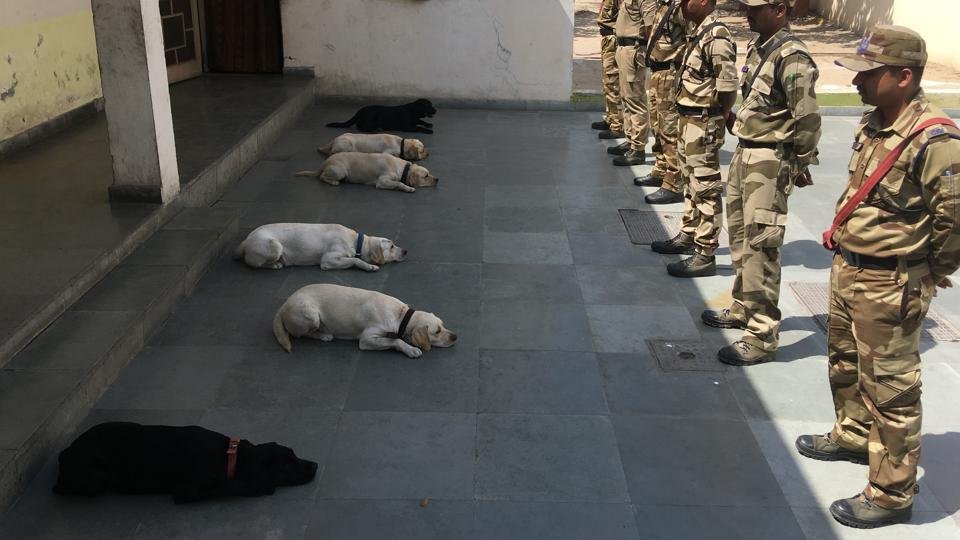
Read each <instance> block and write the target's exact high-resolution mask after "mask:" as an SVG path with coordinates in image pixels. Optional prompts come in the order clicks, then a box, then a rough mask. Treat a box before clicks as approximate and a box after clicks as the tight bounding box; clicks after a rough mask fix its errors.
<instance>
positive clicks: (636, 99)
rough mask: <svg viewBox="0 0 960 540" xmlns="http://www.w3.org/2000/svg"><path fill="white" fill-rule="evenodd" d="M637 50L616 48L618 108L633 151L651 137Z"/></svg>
mask: <svg viewBox="0 0 960 540" xmlns="http://www.w3.org/2000/svg"><path fill="white" fill-rule="evenodd" d="M642 52H643V49H642V48H639V47H617V67H618V68H619V70H620V104H621V106H622V109H621V110H622V113H623V132H624V133H625V134H626V136H627V139H628V140H629V141H630V147H631V148H633V149H634V150H641V151H642V150H643V149H644V148H645V147H646V146H647V139H648V138H649V137H650V105H649V103H647V68H646V67H645V66H643V65H642V64H640V63H639V62H638V61H637V60H638V56H637V55H638V54H642Z"/></svg>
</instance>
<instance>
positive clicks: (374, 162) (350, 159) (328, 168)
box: [297, 152, 440, 193]
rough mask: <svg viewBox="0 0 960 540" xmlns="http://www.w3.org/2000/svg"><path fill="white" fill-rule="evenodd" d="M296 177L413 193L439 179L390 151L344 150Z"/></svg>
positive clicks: (434, 183)
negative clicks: (377, 152)
mask: <svg viewBox="0 0 960 540" xmlns="http://www.w3.org/2000/svg"><path fill="white" fill-rule="evenodd" d="M297 176H317V177H319V178H320V180H323V181H324V182H326V183H328V184H330V185H331V186H339V185H340V182H350V183H353V184H367V185H374V186H376V187H377V188H378V189H399V190H401V191H406V192H407V193H413V192H414V191H416V188H418V187H433V186H435V185H437V182H439V181H440V180H439V179H438V178H437V177H436V176H431V175H430V171H428V170H427V169H426V168H424V167H421V166H420V165H414V164H413V163H410V162H409V161H405V160H402V159H400V158H398V157H394V156H391V155H388V154H364V153H362V152H341V153H339V154H334V155H332V156H330V157H329V158H328V159H327V160H326V161H324V162H323V165H321V166H320V170H318V171H300V172H298V173H297Z"/></svg>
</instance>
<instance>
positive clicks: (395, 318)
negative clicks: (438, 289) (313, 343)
mask: <svg viewBox="0 0 960 540" xmlns="http://www.w3.org/2000/svg"><path fill="white" fill-rule="evenodd" d="M273 335H274V336H275V337H276V338H277V341H278V342H279V343H280V346H281V347H283V349H284V350H285V351H287V352H290V350H291V349H292V348H293V345H292V344H291V343H290V337H291V336H293V337H310V338H314V339H319V340H320V341H332V340H333V339H334V338H336V339H359V340H360V350H363V351H383V350H386V349H396V350H398V351H400V352H402V353H403V354H405V355H407V356H409V357H410V358H419V357H420V356H421V355H422V354H423V353H424V352H426V351H429V350H430V348H431V347H450V346H452V345H453V344H454V343H455V342H456V341H457V335H456V334H454V333H453V332H451V331H450V330H447V329H446V328H444V326H443V321H441V320H440V319H439V318H437V316H436V315H434V314H433V313H427V312H425V311H415V310H413V309H410V306H408V305H407V304H404V303H403V302H401V301H400V300H397V299H396V298H394V297H392V296H387V295H385V294H383V293H379V292H376V291H368V290H365V289H355V288H353V287H343V286H341V285H333V284H329V283H324V284H319V285H307V286H306V287H303V288H301V289H300V290H298V291H297V292H295V293H293V294H292V295H290V298H287V301H286V302H284V303H283V305H282V306H280V309H279V310H277V314H276V316H274V318H273Z"/></svg>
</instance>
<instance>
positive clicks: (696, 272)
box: [650, 0, 737, 277]
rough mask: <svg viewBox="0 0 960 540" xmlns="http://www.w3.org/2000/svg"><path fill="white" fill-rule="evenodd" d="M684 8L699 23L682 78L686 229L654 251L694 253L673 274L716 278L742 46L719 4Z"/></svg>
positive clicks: (704, 0)
mask: <svg viewBox="0 0 960 540" xmlns="http://www.w3.org/2000/svg"><path fill="white" fill-rule="evenodd" d="M680 8H681V9H682V11H683V16H684V18H685V19H687V20H688V21H691V22H692V23H694V25H695V28H694V30H693V34H692V36H691V38H690V40H689V43H688V45H687V51H686V53H685V54H684V62H683V66H682V67H681V68H680V73H679V75H678V80H679V84H678V93H677V112H678V113H679V114H680V126H679V129H680V137H679V153H680V175H681V178H682V181H683V182H684V184H685V186H684V187H685V191H686V194H685V196H684V199H685V201H684V210H683V225H682V227H681V229H680V233H679V234H678V235H677V236H675V237H674V238H671V239H669V240H660V241H656V242H653V243H652V244H651V245H650V247H651V248H652V249H653V250H654V251H656V252H658V253H690V252H691V251H693V252H694V253H693V256H691V257H689V258H687V259H683V260H681V261H678V262H675V263H671V264H669V265H667V273H669V274H670V275H671V276H676V277H697V276H712V275H714V274H716V272H717V267H716V262H715V257H714V251H715V250H716V249H717V247H718V246H719V244H720V228H721V225H722V220H723V201H722V199H721V196H722V191H723V186H722V182H721V176H720V147H721V146H723V139H724V131H725V128H726V123H727V117H728V116H729V115H730V109H731V107H733V103H734V101H735V100H736V91H737V68H736V62H737V46H736V44H734V42H733V38H732V36H731V34H730V29H729V28H727V26H726V25H725V24H723V23H722V22H720V20H719V17H717V15H716V13H715V10H716V0H682V1H681V3H680Z"/></svg>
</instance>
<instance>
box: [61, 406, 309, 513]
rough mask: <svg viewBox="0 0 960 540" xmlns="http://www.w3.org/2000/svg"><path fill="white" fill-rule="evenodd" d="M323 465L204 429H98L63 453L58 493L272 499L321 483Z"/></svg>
mask: <svg viewBox="0 0 960 540" xmlns="http://www.w3.org/2000/svg"><path fill="white" fill-rule="evenodd" d="M316 472H317V464H316V463H314V462H312V461H307V460H304V459H300V458H298V457H297V456H296V454H294V453H293V450H291V449H289V448H287V447H286V446H281V445H279V444H277V443H273V442H270V443H266V444H258V445H254V444H250V442H249V441H247V440H246V439H244V440H240V439H236V438H230V437H227V436H226V435H221V434H219V433H217V432H215V431H210V430H209V429H204V428H202V427H198V426H186V427H173V426H143V425H140V424H134V423H131V422H107V423H104V424H99V425H96V426H94V427H92V428H90V429H89V430H87V431H86V432H85V433H84V434H83V435H80V437H78V438H77V440H76V441H74V442H73V444H71V445H70V447H69V448H67V449H66V450H64V451H63V452H60V475H59V477H58V478H57V485H56V486H54V488H53V491H54V492H55V493H61V494H69V495H99V494H101V493H104V492H107V491H110V492H116V493H131V494H144V493H170V494H172V495H173V501H174V502H175V503H177V504H181V503H186V502H193V501H199V500H202V499H212V498H216V497H224V496H228V495H242V496H245V497H258V496H260V495H272V494H273V492H274V490H275V489H276V487H277V486H296V485H300V484H306V483H307V482H309V481H311V480H313V477H314V475H315V474H316Z"/></svg>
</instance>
